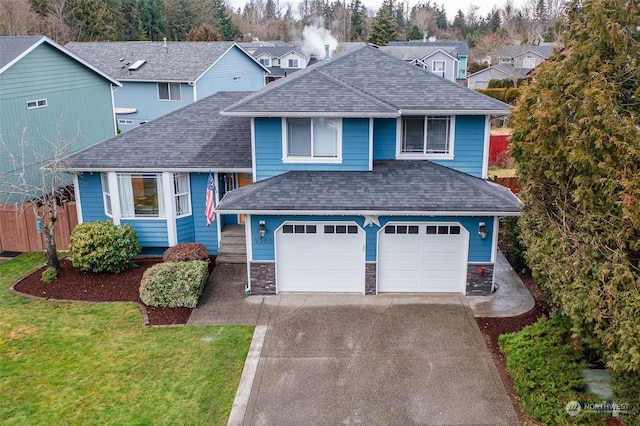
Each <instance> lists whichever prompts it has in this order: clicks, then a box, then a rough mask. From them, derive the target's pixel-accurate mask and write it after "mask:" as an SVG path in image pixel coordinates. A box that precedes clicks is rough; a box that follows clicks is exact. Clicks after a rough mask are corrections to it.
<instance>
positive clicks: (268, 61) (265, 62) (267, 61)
mask: <svg viewBox="0 0 640 426" xmlns="http://www.w3.org/2000/svg"><path fill="white" fill-rule="evenodd" d="M259 61H260V63H261V64H262V65H263V66H265V67H270V66H271V58H260V59H259Z"/></svg>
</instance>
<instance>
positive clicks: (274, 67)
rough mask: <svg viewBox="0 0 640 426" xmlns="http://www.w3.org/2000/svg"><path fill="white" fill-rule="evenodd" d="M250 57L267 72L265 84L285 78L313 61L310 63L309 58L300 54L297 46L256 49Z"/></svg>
mask: <svg viewBox="0 0 640 426" xmlns="http://www.w3.org/2000/svg"><path fill="white" fill-rule="evenodd" d="M252 55H253V57H254V58H256V59H257V60H258V61H259V62H260V63H261V64H262V65H263V66H264V67H265V68H267V69H268V70H269V74H268V75H267V83H271V82H272V81H275V80H277V79H279V78H282V77H287V76H289V75H291V74H292V73H294V72H296V71H298V70H300V69H303V68H306V67H307V65H310V63H313V62H314V61H315V60H313V61H312V59H311V57H309V56H307V55H305V54H304V53H302V51H301V50H300V48H299V47H297V46H293V47H291V46H286V47H282V46H264V47H258V48H256V49H255V50H254V51H253V53H252Z"/></svg>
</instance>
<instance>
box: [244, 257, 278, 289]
mask: <svg viewBox="0 0 640 426" xmlns="http://www.w3.org/2000/svg"><path fill="white" fill-rule="evenodd" d="M249 271H250V273H251V294H276V264H275V262H251V263H250V265H249Z"/></svg>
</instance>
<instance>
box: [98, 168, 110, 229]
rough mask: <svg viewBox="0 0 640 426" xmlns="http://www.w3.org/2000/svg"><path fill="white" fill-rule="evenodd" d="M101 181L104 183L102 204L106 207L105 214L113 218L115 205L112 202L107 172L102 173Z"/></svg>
mask: <svg viewBox="0 0 640 426" xmlns="http://www.w3.org/2000/svg"><path fill="white" fill-rule="evenodd" d="M100 180H101V182H102V203H103V205H104V213H105V214H106V215H107V216H109V217H111V218H112V217H113V204H112V202H111V200H112V198H111V189H110V185H109V175H108V174H107V173H105V172H102V173H100Z"/></svg>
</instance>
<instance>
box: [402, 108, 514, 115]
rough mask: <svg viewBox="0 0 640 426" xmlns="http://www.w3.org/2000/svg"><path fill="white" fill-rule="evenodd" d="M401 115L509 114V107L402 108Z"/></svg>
mask: <svg viewBox="0 0 640 426" xmlns="http://www.w3.org/2000/svg"><path fill="white" fill-rule="evenodd" d="M401 114H402V115H509V114H511V110H510V109H491V110H483V109H472V110H462V109H459V110H451V109H441V110H439V109H423V110H402V112H401Z"/></svg>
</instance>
